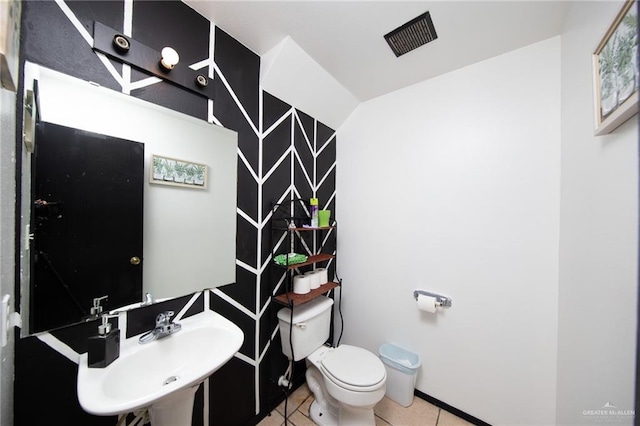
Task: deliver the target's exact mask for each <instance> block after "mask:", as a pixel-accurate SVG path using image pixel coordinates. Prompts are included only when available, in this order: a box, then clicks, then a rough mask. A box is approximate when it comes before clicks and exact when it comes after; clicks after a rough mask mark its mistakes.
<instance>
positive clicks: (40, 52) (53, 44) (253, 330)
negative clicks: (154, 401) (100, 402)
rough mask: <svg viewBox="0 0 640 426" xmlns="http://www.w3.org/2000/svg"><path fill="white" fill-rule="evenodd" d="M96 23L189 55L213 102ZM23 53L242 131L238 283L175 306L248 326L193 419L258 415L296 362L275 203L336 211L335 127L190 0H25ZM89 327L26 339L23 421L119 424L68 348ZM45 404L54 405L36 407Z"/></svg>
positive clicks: (19, 385) (20, 364)
mask: <svg viewBox="0 0 640 426" xmlns="http://www.w3.org/2000/svg"><path fill="white" fill-rule="evenodd" d="M94 20H96V21H100V22H102V23H103V24H105V25H107V26H109V27H111V28H114V29H116V30H118V31H122V32H123V33H124V34H125V35H128V36H131V37H134V38H135V39H136V40H138V41H140V42H142V43H144V44H146V45H148V46H150V47H152V48H154V49H157V50H160V49H161V48H162V47H164V46H165V45H171V46H172V47H174V48H175V49H176V50H177V51H178V52H179V53H180V61H181V62H183V63H187V64H188V65H189V66H190V67H191V68H192V69H194V70H200V71H201V72H206V74H207V75H208V76H209V78H210V79H212V81H211V83H210V84H212V85H213V93H214V96H213V97H214V98H213V99H212V100H206V99H204V98H202V97H200V96H198V95H195V94H192V93H190V92H188V91H186V90H184V89H182V88H180V87H178V86H175V85H173V84H171V83H167V82H164V81H161V80H160V79H158V78H156V77H154V76H150V75H148V74H146V73H144V72H140V71H138V70H136V69H134V68H131V67H130V66H128V65H123V64H121V63H118V62H115V61H112V60H111V59H109V58H107V57H106V56H104V55H102V54H100V53H96V52H94V51H93V50H92V49H91V46H92V45H93V42H92V28H93V21H94ZM21 55H22V60H23V61H24V60H29V61H31V62H34V63H37V64H41V65H43V66H46V67H48V68H51V69H54V70H56V71H60V72H63V73H66V74H69V75H72V76H74V77H78V78H81V79H83V80H88V81H94V82H97V83H98V84H100V85H101V86H104V87H108V88H111V89H113V90H117V91H120V92H122V93H126V94H129V95H131V96H135V97H137V98H140V99H144V100H147V101H149V102H152V103H156V104H158V105H162V106H165V107H167V108H171V109H174V110H176V111H179V112H183V113H185V114H188V115H192V116H194V117H197V118H200V119H203V120H207V121H209V122H212V123H215V124H218V125H223V126H225V127H227V128H230V129H232V130H235V131H237V132H238V142H239V143H238V207H237V214H238V217H237V223H238V225H237V226H238V227H237V231H238V232H237V235H238V236H237V252H236V257H237V259H236V283H234V284H231V285H228V286H224V287H220V288H217V289H214V290H212V291H210V292H205V293H203V295H202V296H195V297H194V298H192V297H184V298H181V299H178V300H177V301H174V302H173V303H176V304H181V303H182V304H183V306H175V307H172V309H174V310H176V311H178V312H179V311H181V309H182V308H183V307H184V305H185V304H188V303H190V304H191V305H189V306H190V307H189V314H193V313H197V311H198V309H207V307H210V308H211V309H214V310H216V311H218V312H220V313H221V314H222V315H224V316H226V317H227V318H229V319H230V320H232V321H233V322H235V323H236V324H237V325H238V326H240V327H241V328H242V330H243V332H244V334H245V341H244V343H243V345H242V347H241V349H240V351H239V353H238V355H237V356H236V357H234V358H233V359H232V360H231V361H230V362H229V363H228V364H227V365H225V366H224V367H223V368H222V369H220V370H219V371H218V372H216V373H215V374H214V375H213V376H212V377H211V378H210V379H209V380H208V385H207V386H206V387H205V389H202V388H201V390H200V391H199V393H198V395H197V397H196V408H195V410H194V425H200V424H202V425H208V424H224V425H236V424H237V425H243V424H251V423H255V422H256V421H257V420H258V419H259V418H260V417H262V416H263V415H265V414H266V413H268V412H270V410H271V408H272V406H273V405H274V404H276V403H277V402H279V401H280V400H281V399H282V396H283V395H282V393H281V391H280V390H279V388H278V387H277V386H276V385H275V382H276V381H277V377H278V376H279V375H281V374H283V373H284V369H285V368H286V362H287V361H286V358H285V357H284V356H283V355H282V354H281V348H280V345H279V336H278V335H277V323H276V322H275V321H274V314H275V312H276V311H277V309H278V308H279V306H274V304H273V303H272V298H271V296H273V295H274V294H277V293H279V292H281V291H283V288H282V282H283V276H284V275H283V273H282V272H280V273H278V272H275V273H274V268H271V267H270V263H271V258H270V256H271V244H272V243H273V242H274V241H275V242H278V241H280V240H281V238H280V236H278V235H272V232H271V228H270V218H271V206H272V204H273V203H275V202H282V201H286V200H290V199H293V198H301V199H309V198H311V197H317V198H319V200H320V208H321V209H330V210H332V216H335V214H334V213H335V211H336V194H335V180H336V161H335V158H336V135H335V131H334V130H332V129H330V128H329V127H327V126H325V125H324V124H322V123H320V122H319V121H317V120H315V119H314V118H313V117H311V116H309V115H307V114H305V113H304V112H302V111H300V110H298V109H296V108H295V107H294V106H291V105H288V104H286V103H284V102H282V101H281V100H279V99H278V98H276V97H274V96H272V95H270V94H269V93H266V92H264V91H262V90H261V88H260V82H259V75H260V57H259V56H258V55H256V54H255V53H253V52H251V51H250V50H249V49H247V48H246V47H245V46H243V45H242V44H240V43H239V42H238V41H237V40H235V39H234V38H233V37H232V36H231V35H229V34H227V33H226V32H224V31H223V30H222V29H220V28H218V27H216V26H215V25H214V24H213V23H211V22H209V21H208V20H207V19H205V18H204V17H202V16H200V15H199V14H197V13H196V12H195V11H193V10H192V9H191V8H189V7H188V6H186V5H185V4H183V3H182V2H179V1H132V0H126V1H105V2H98V1H72V2H65V1H62V0H56V1H38V2H25V3H24V5H23V21H22V43H21ZM335 243H336V239H335V234H333V231H332V232H329V233H328V235H327V236H326V237H325V238H323V239H322V241H318V242H317V246H315V247H310V250H311V251H319V250H320V249H321V248H322V249H323V251H324V252H327V251H329V252H333V251H334V250H335ZM323 245H324V247H321V246H323ZM330 266H332V267H333V266H334V265H330ZM278 274H280V275H278ZM202 287H203V288H205V287H206V283H203V286H202ZM196 298H197V301H195V300H194V299H196ZM202 298H205V299H206V300H202ZM137 311H141V312H137ZM143 311H144V310H136V311H133V313H132V314H131V317H132V318H130V319H128V325H129V327H136V324H138V323H140V324H145V323H146V321H148V320H149V319H151V318H153V313H152V312H149V313H145V312H143ZM138 317H139V318H138ZM147 317H148V318H147ZM90 333H91V330H90V327H89V326H87V325H83V326H74V327H67V328H65V329H63V330H61V331H59V332H54V333H45V334H46V336H45V337H43V338H40V339H36V338H34V337H30V338H26V339H21V340H20V341H18V342H17V343H16V346H17V347H16V355H17V357H16V358H17V359H16V404H15V405H16V407H15V413H16V423H15V424H16V425H18V424H48V423H49V422H50V421H51V419H52V418H60V419H63V418H64V419H65V422H66V423H70V424H111V425H113V424H114V421H113V418H98V417H95V416H90V415H88V414H86V413H84V412H83V411H82V409H81V407H80V406H79V404H78V403H77V399H76V396H75V379H76V369H77V366H75V367H74V365H73V364H72V363H71V362H70V360H69V357H66V356H65V355H64V353H63V352H64V351H65V349H60V348H61V347H63V346H66V347H70V348H71V350H72V352H73V353H77V352H82V351H85V350H86V347H85V344H84V343H83V342H84V341H85V340H86V337H87V336H88V335H89V334H90ZM131 333H134V332H133V331H132V332H131ZM128 334H130V333H129V332H128ZM56 342H59V343H60V344H58V343H56ZM52 348H57V349H52ZM74 351H75V352H74ZM71 358H72V357H71ZM70 364H71V365H70ZM35 365H38V366H40V367H39V368H35V367H34V366H35ZM48 370H55V371H57V372H58V373H56V376H57V377H56V380H57V381H58V383H57V385H58V387H57V389H59V390H58V392H57V393H58V394H57V395H56V396H55V397H53V398H51V395H48V394H47V393H48V392H47V386H46V385H43V384H42V379H43V377H42V376H41V375H42V374H45V373H44V371H48ZM38 389H41V390H42V393H40V392H39V391H38ZM45 392H47V393H45ZM54 393H55V391H54ZM48 398H51V399H49V403H48V402H47V400H48ZM32 399H36V400H37V401H33V400H32ZM63 401H64V402H63ZM34 404H40V406H41V407H43V409H42V410H40V412H34V410H30V407H32V406H34ZM42 404H44V406H43V405H42ZM229 407H233V410H230V409H229Z"/></svg>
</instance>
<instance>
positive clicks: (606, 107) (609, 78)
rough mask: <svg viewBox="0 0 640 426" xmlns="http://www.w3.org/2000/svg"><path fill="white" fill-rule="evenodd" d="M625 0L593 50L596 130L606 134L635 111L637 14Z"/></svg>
mask: <svg viewBox="0 0 640 426" xmlns="http://www.w3.org/2000/svg"><path fill="white" fill-rule="evenodd" d="M634 5H635V2H634V1H633V0H627V1H626V2H625V3H624V5H623V6H622V8H621V9H620V12H618V14H617V15H616V17H615V19H614V20H613V22H612V23H611V25H610V26H609V28H608V29H607V32H606V33H605V35H604V37H603V38H602V40H601V41H600V43H599V44H598V47H597V48H596V50H595V52H593V83H594V97H595V102H594V104H595V134H596V135H597V136H600V135H606V134H608V133H611V132H612V131H613V130H615V129H616V128H617V127H618V126H620V125H621V124H622V123H624V122H625V121H627V120H628V119H629V118H631V117H633V116H634V115H635V114H636V113H637V112H638V56H637V51H638V14H637V9H636V7H635V6H634Z"/></svg>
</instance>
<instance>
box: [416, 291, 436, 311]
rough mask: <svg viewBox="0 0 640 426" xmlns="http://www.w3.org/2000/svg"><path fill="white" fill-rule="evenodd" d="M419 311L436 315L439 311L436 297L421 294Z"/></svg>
mask: <svg viewBox="0 0 640 426" xmlns="http://www.w3.org/2000/svg"><path fill="white" fill-rule="evenodd" d="M418 309H419V310H421V311H425V312H430V313H432V314H434V313H436V312H437V311H438V302H437V300H436V298H435V297H431V296H425V295H423V294H421V295H419V296H418Z"/></svg>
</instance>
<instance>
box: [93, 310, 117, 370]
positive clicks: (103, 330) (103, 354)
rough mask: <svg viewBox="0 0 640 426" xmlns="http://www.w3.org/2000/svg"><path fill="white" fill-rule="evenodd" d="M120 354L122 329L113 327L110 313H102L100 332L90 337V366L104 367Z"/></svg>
mask: <svg viewBox="0 0 640 426" xmlns="http://www.w3.org/2000/svg"><path fill="white" fill-rule="evenodd" d="M119 356H120V330H118V329H117V328H115V329H111V323H110V322H109V316H108V315H102V324H100V325H99V326H98V334H97V335H96V336H91V337H89V353H88V364H89V368H104V367H106V366H107V365H109V364H111V363H112V362H113V361H115V360H116V359H118V357H119Z"/></svg>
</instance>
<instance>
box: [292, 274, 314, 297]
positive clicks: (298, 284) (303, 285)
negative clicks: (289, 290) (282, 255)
mask: <svg viewBox="0 0 640 426" xmlns="http://www.w3.org/2000/svg"><path fill="white" fill-rule="evenodd" d="M310 291H311V277H310V276H308V275H296V276H295V277H293V292H294V293H296V294H307V293H309V292H310Z"/></svg>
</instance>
